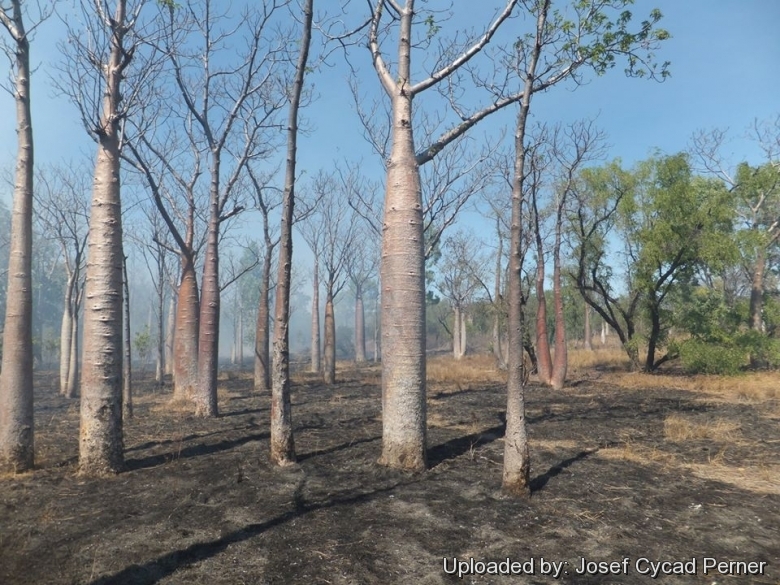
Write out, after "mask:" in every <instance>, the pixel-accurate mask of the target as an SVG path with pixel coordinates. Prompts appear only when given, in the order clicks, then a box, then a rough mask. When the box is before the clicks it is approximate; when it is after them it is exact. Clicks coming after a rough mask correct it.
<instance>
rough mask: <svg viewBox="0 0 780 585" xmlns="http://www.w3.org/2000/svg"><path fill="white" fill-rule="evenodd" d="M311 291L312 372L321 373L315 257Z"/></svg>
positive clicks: (317, 270) (318, 276) (318, 294)
mask: <svg viewBox="0 0 780 585" xmlns="http://www.w3.org/2000/svg"><path fill="white" fill-rule="evenodd" d="M311 282H312V292H311V372H312V373H313V374H319V373H320V369H321V368H322V365H321V363H320V271H319V265H318V261H317V259H316V258H315V259H314V273H313V274H312V279H311Z"/></svg>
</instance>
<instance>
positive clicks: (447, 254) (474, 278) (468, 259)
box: [437, 231, 484, 360]
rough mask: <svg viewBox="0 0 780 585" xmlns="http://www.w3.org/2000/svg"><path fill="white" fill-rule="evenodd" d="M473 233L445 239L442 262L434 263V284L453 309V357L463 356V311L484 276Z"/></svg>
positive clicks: (464, 325)
mask: <svg viewBox="0 0 780 585" xmlns="http://www.w3.org/2000/svg"><path fill="white" fill-rule="evenodd" d="M475 241H476V236H475V235H474V234H469V233H468V232H465V231H458V232H455V233H454V234H453V235H452V236H449V237H447V238H445V240H444V245H443V246H442V256H443V259H442V262H441V263H440V265H439V266H438V272H439V279H438V280H437V287H438V289H439V290H440V291H441V293H442V294H443V295H444V296H445V297H446V298H447V299H449V301H450V306H451V307H452V311H453V317H454V318H453V324H452V351H453V356H454V357H455V359H456V360H458V359H461V358H462V357H463V356H464V355H466V312H467V310H468V307H469V304H470V303H471V301H472V300H473V297H474V293H475V292H476V291H477V289H478V288H480V286H482V283H483V282H484V278H483V276H482V274H481V272H482V266H483V265H484V258H481V257H480V248H481V247H480V246H479V245H478V244H476V245H475Z"/></svg>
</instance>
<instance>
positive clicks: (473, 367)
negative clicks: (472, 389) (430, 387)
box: [426, 355, 506, 387]
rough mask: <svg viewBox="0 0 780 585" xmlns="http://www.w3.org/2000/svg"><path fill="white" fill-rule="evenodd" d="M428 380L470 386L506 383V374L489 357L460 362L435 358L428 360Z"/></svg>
mask: <svg viewBox="0 0 780 585" xmlns="http://www.w3.org/2000/svg"><path fill="white" fill-rule="evenodd" d="M426 368H427V374H428V375H427V380H428V382H436V383H442V384H458V385H460V386H461V387H468V386H469V385H470V384H483V383H485V382H495V383H505V382H506V373H505V372H502V371H500V370H499V369H498V368H497V367H496V362H495V360H494V359H493V357H492V356H489V355H467V356H465V357H463V358H461V359H459V360H456V359H455V358H453V357H444V356H439V357H433V358H429V359H428V360H427V365H426Z"/></svg>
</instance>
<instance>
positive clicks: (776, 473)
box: [684, 463, 780, 494]
mask: <svg viewBox="0 0 780 585" xmlns="http://www.w3.org/2000/svg"><path fill="white" fill-rule="evenodd" d="M684 467H685V468H687V469H688V470H690V471H691V472H693V474H694V475H696V476H697V477H700V478H702V479H709V480H712V481H722V482H724V483H728V484H731V485H733V486H736V487H738V488H741V489H745V490H748V491H751V492H754V493H759V494H780V479H778V478H780V465H767V466H764V467H731V466H728V465H721V464H719V463H710V464H688V465H685V466H684Z"/></svg>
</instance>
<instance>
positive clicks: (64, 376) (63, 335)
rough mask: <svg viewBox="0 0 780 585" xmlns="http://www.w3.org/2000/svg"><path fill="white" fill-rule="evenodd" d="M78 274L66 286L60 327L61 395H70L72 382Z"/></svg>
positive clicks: (69, 279) (74, 273)
mask: <svg viewBox="0 0 780 585" xmlns="http://www.w3.org/2000/svg"><path fill="white" fill-rule="evenodd" d="M75 279H76V272H75V271H74V272H73V273H71V274H69V275H68V282H67V283H66V284H65V300H64V302H63V308H62V325H61V327H60V394H62V395H63V396H69V395H70V388H69V387H68V382H69V380H70V358H71V355H70V354H71V349H70V344H71V341H72V339H73V292H74V287H75V284H76V283H75Z"/></svg>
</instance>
